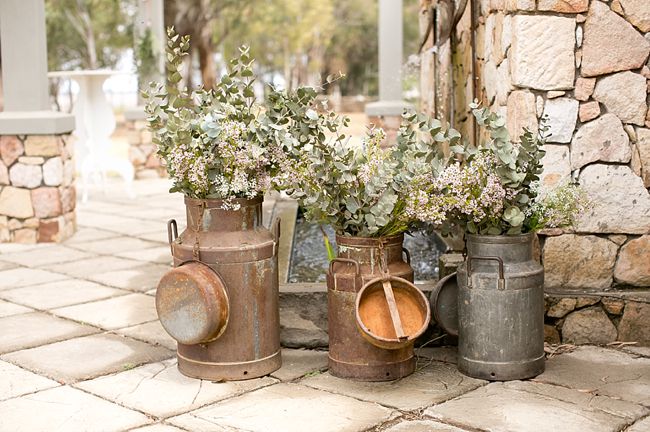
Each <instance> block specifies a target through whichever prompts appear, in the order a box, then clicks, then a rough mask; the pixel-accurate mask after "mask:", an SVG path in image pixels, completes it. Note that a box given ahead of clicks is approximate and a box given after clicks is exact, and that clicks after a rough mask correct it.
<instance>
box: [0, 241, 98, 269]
mask: <svg viewBox="0 0 650 432" xmlns="http://www.w3.org/2000/svg"><path fill="white" fill-rule="evenodd" d="M93 256H94V254H90V253H87V252H82V251H80V250H77V249H73V248H70V247H66V246H62V245H56V246H50V245H46V246H41V247H39V248H38V249H34V250H30V251H26V252H19V253H14V254H8V255H3V256H2V259H3V260H4V261H8V262H12V263H15V264H20V265H23V266H26V267H41V266H44V265H48V264H56V263H64V262H70V261H78V260H81V259H85V258H91V257H93Z"/></svg>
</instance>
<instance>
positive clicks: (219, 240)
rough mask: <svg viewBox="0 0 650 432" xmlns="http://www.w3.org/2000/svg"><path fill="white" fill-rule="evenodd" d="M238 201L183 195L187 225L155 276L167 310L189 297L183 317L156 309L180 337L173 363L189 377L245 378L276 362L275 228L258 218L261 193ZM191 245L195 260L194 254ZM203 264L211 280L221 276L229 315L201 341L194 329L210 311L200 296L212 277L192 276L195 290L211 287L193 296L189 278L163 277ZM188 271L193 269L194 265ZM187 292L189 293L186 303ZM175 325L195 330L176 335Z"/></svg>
mask: <svg viewBox="0 0 650 432" xmlns="http://www.w3.org/2000/svg"><path fill="white" fill-rule="evenodd" d="M236 203H237V204H240V206H241V207H240V209H239V210H224V209H222V208H221V207H222V204H223V202H222V201H221V200H197V199H191V198H185V204H186V208H187V222H188V227H187V229H186V230H185V231H183V232H182V233H181V234H180V236H178V238H176V239H174V240H173V242H172V255H173V257H174V265H175V266H176V268H175V269H173V270H171V271H170V272H169V273H168V274H167V275H165V276H164V277H163V280H162V281H161V285H163V281H166V282H165V284H164V286H169V288H165V289H163V290H162V291H161V290H160V288H159V294H157V299H156V301H157V303H158V301H159V300H158V297H159V296H160V304H161V308H163V305H164V309H165V310H169V311H173V310H174V309H183V305H184V304H193V305H194V307H193V309H192V308H190V309H188V310H190V312H188V313H187V317H186V318H184V320H180V321H179V320H176V321H175V322H173V323H172V320H169V319H167V318H164V317H166V316H170V313H171V312H170V313H168V314H167V315H165V314H162V315H160V319H161V322H162V323H163V326H164V327H165V329H168V327H169V330H168V332H169V333H170V335H172V337H174V338H175V339H176V340H177V341H178V342H179V343H178V368H179V370H180V371H181V372H182V373H183V374H185V375H187V376H190V377H196V378H201V379H209V380H214V381H220V380H240V379H250V378H256V377H260V376H263V375H267V374H269V373H271V372H273V371H275V370H277V369H278V368H279V367H280V365H281V358H280V330H279V329H280V318H279V310H278V275H277V268H278V266H277V244H276V243H277V235H274V234H272V233H271V232H270V231H269V230H268V229H266V228H264V226H263V225H262V198H256V199H251V200H246V199H239V200H236ZM195 245H198V246H195ZM195 247H197V248H198V252H199V253H198V255H199V256H200V261H201V262H200V263H197V262H196V261H194V260H193V256H194V253H193V249H194V248H195ZM190 266H191V267H190ZM204 267H205V268H207V269H208V270H209V271H210V272H212V275H213V279H215V275H216V278H218V279H215V280H220V281H221V282H222V283H221V285H220V286H221V288H222V289H223V292H224V294H225V297H226V298H227V303H228V309H229V313H228V317H229V318H228V320H227V326H225V327H224V329H223V331H222V332H221V333H220V334H219V335H217V336H218V337H216V338H212V339H207V338H202V339H201V340H200V341H199V340H198V335H197V334H198V333H200V335H201V336H203V335H204V334H205V333H207V330H202V331H201V332H197V328H201V329H203V328H205V327H207V323H208V321H209V319H208V318H207V312H203V311H204V310H207V308H206V307H205V304H206V302H207V303H209V302H210V300H209V299H210V298H212V297H209V295H212V294H210V293H211V292H213V291H214V288H212V289H206V288H205V287H206V286H210V284H209V283H207V284H206V282H205V281H203V282H196V283H195V285H196V286H198V285H201V288H196V291H197V292H204V291H206V292H208V294H209V295H208V294H205V295H204V294H201V295H198V294H196V295H194V296H192V295H189V294H188V293H187V292H186V291H187V285H188V283H169V281H173V280H174V278H175V277H178V276H176V275H177V273H174V272H179V271H181V269H183V268H186V269H195V268H204ZM185 272H186V273H187V270H186V271H185ZM190 273H191V275H192V276H193V277H195V274H194V272H190ZM213 285H215V282H214V281H213ZM216 285H219V284H216ZM172 287H173V290H172ZM170 290H171V291H170ZM217 291H218V290H217ZM162 293H165V294H162ZM184 296H185V297H187V299H186V300H183V299H184V298H185V297H184ZM188 299H189V300H192V301H190V302H189V303H188ZM202 302H203V303H202ZM201 305H202V306H201ZM202 308H203V309H202ZM202 314H204V315H202ZM211 319H214V317H211ZM164 320H165V321H167V322H163V321H164ZM172 327H173V328H172ZM179 329H182V330H179ZM170 330H171V331H170ZM181 333H182V334H184V335H185V334H188V335H193V336H194V337H193V338H187V337H179V335H180V334H181Z"/></svg>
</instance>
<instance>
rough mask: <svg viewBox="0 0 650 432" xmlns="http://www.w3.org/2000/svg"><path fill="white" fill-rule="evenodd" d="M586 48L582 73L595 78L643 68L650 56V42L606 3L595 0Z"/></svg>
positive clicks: (592, 3) (590, 12)
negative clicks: (649, 54) (649, 55)
mask: <svg viewBox="0 0 650 432" xmlns="http://www.w3.org/2000/svg"><path fill="white" fill-rule="evenodd" d="M641 1H642V0H641ZM582 49H583V64H582V70H581V73H582V75H584V76H587V77H591V76H596V75H604V74H608V73H612V72H618V71H624V70H629V69H637V68H640V67H641V66H642V65H643V63H644V62H645V61H646V59H647V58H648V53H650V42H649V41H648V40H646V39H645V38H644V37H643V36H642V35H640V34H639V33H638V32H637V31H636V30H635V29H634V27H632V25H631V24H630V23H628V22H627V21H625V19H623V18H621V17H620V16H618V15H617V14H616V13H614V12H612V11H611V10H610V9H609V7H607V5H606V4H605V3H602V2H600V1H597V0H593V1H592V2H591V7H590V8H589V14H588V15H587V21H586V22H585V36H584V42H583V47H582Z"/></svg>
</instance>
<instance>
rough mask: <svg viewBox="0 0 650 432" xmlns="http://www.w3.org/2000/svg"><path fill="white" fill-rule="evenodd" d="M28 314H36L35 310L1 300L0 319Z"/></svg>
mask: <svg viewBox="0 0 650 432" xmlns="http://www.w3.org/2000/svg"><path fill="white" fill-rule="evenodd" d="M0 292H1V291H0ZM28 312H34V309H31V308H28V307H25V306H20V305H17V304H13V303H10V302H8V301H4V300H0V318H3V317H7V316H11V315H18V314H24V313H28Z"/></svg>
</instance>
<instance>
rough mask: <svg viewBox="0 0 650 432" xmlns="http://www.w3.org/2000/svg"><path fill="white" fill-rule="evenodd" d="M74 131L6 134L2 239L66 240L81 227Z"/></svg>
mask: <svg viewBox="0 0 650 432" xmlns="http://www.w3.org/2000/svg"><path fill="white" fill-rule="evenodd" d="M74 177H75V163H74V159H73V142H72V139H71V138H70V136H69V135H29V136H15V135H4V136H0V242H14V243H36V242H60V241H63V240H65V239H66V238H68V237H70V236H71V235H72V234H73V233H74V231H75V225H76V220H75V205H76V189H75V185H74Z"/></svg>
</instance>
